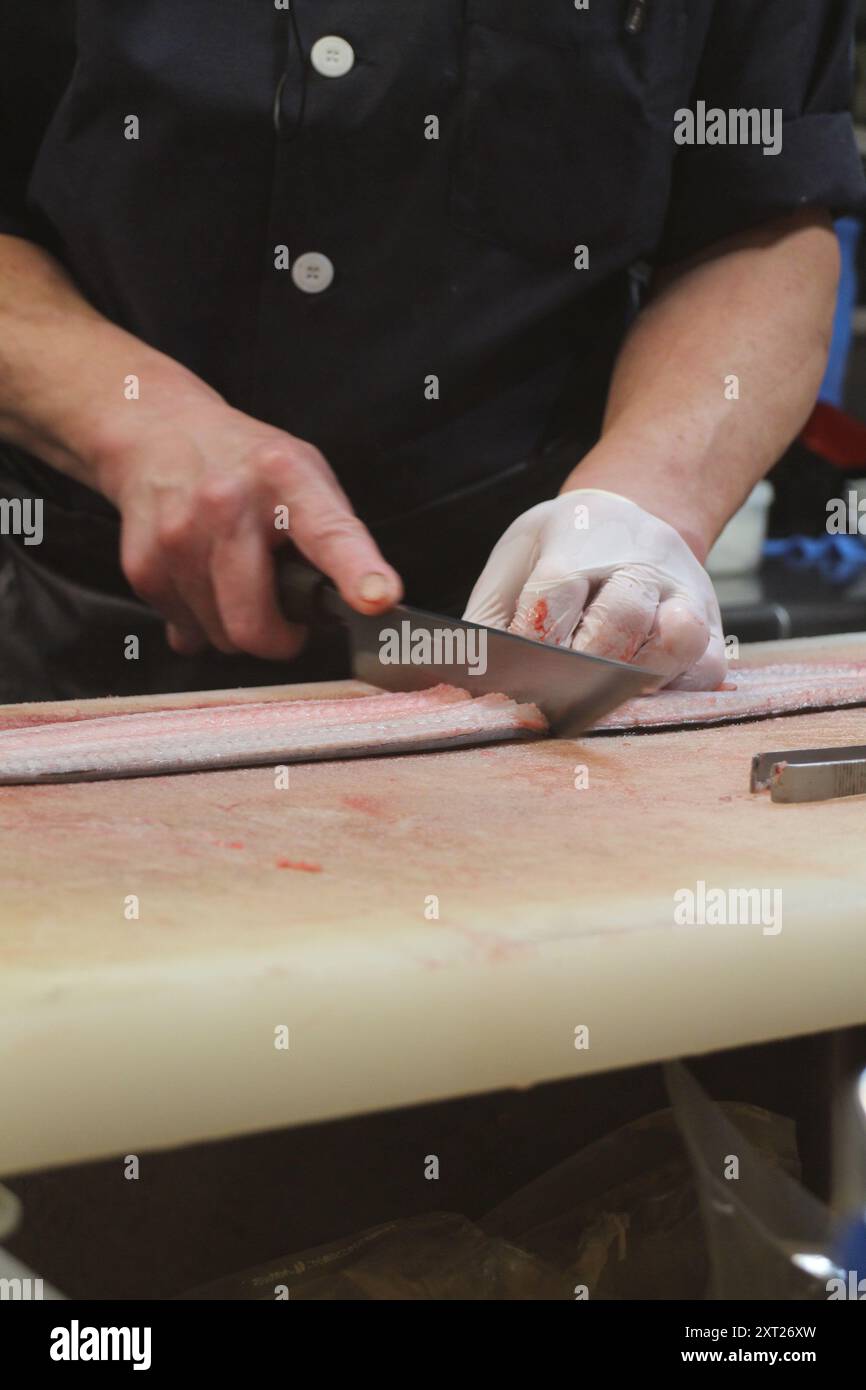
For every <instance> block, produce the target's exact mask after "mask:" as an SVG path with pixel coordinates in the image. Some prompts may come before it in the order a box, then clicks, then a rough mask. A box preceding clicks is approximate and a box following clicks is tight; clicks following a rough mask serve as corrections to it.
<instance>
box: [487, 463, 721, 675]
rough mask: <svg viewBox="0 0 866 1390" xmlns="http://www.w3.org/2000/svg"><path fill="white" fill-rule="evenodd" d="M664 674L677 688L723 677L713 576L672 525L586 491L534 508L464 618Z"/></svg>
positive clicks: (497, 549) (507, 538)
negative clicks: (711, 578) (711, 577)
mask: <svg viewBox="0 0 866 1390" xmlns="http://www.w3.org/2000/svg"><path fill="white" fill-rule="evenodd" d="M463 616H464V617H465V618H468V619H470V620H471V621H472V622H476V623H485V624H486V625H487V626H488V627H498V628H507V630H508V631H509V632H516V633H518V634H519V635H520V636H521V637H533V638H536V639H537V640H538V641H542V642H552V643H554V644H556V645H557V646H563V647H573V648H574V650H575V651H580V652H589V653H590V654H591V655H593V656H606V657H613V658H615V659H616V660H618V661H628V662H631V663H632V664H633V665H635V666H642V667H645V668H647V669H648V670H652V671H657V672H659V673H660V674H662V675H665V676H666V677H667V682H666V683H667V684H668V685H671V686H675V687H676V688H677V689H680V690H713V689H715V688H716V687H717V686H718V685H720V684H721V682H722V681H723V680H724V678H725V673H726V660H725V646H724V637H723V634H722V620H721V616H720V614H719V605H718V602H717V601H716V595H715V592H714V590H713V586H712V583H711V581H710V577H709V575H708V574H707V572H706V570H705V569H704V568H703V566H702V565H701V564H700V563H699V562H698V560H697V559H696V558H695V556H694V555H693V554H692V552H691V550H690V549H689V547H688V546H687V545H686V543H685V541H684V540H683V539H682V537H681V536H680V535H679V533H678V532H677V531H675V530H674V528H673V527H672V526H669V525H668V524H667V522H666V521H660V520H659V518H658V517H655V516H652V515H651V514H650V513H649V512H645V511H644V510H643V508H642V507H639V506H638V505H637V504H636V503H635V502H630V501H629V500H628V498H626V497H620V496H619V495H618V494H617V493H614V492H604V491H602V490H601V489H598V488H582V489H579V490H577V491H575V492H566V493H563V494H562V495H561V496H559V497H555V498H553V499H552V500H551V501H549V502H540V503H539V504H538V506H536V507H530V509H529V511H527V512H524V513H523V514H522V516H519V517H518V518H517V520H516V521H514V522H512V524H511V525H510V526H509V528H508V530H507V531H506V532H505V534H504V536H503V537H502V539H501V540H499V541H498V542H497V544H496V545H495V546H494V548H493V551H492V553H491V555H490V558H489V560H488V561H487V564H486V565H485V567H484V570H483V571H482V574H481V577H480V579H479V580H478V583H477V584H476V585H475V588H474V589H473V590H472V594H471V596H470V599H469V604H468V606H467V609H466V612H465V614H464V615H463Z"/></svg>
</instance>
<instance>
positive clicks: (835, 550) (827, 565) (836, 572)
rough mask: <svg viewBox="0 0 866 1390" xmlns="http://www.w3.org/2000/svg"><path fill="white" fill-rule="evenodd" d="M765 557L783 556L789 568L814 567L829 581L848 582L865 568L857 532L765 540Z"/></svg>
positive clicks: (865, 558) (865, 547)
mask: <svg viewBox="0 0 866 1390" xmlns="http://www.w3.org/2000/svg"><path fill="white" fill-rule="evenodd" d="M764 556H765V558H766V559H768V560H784V562H785V564H786V565H789V566H790V567H791V569H797V570H808V569H815V570H817V571H818V573H819V574H820V576H821V578H822V579H826V580H827V581H828V583H830V584H850V583H851V581H852V580H853V579H856V578H857V576H858V574H859V573H860V571H861V570H863V569H866V544H864V542H863V541H862V539H861V538H860V536H846V535H840V536H785V537H784V538H783V539H781V540H772V541H764Z"/></svg>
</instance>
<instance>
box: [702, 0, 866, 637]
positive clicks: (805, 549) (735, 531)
mask: <svg viewBox="0 0 866 1390" xmlns="http://www.w3.org/2000/svg"><path fill="white" fill-rule="evenodd" d="M854 61H855V74H856V75H855V84H854V98H853V107H854V119H855V123H856V129H857V139H858V144H859V146H860V152H861V156H862V157H864V158H866V0H861V4H860V16H859V19H858V24H857V37H856V46H855V55H854ZM836 231H837V234H838V237H839V243H840V249H841V254H842V267H843V269H842V282H841V286H840V292H839V301H838V304H837V310H836V322H835V328H834V334H833V344H832V348H831V352H830V361H829V364H828V367H827V372H826V375H825V378H824V382H823V385H822V388H821V392H820V399H819V403H818V406H817V408H816V410H815V413H814V415H813V416H812V418H811V420H810V421H809V423H808V425H807V426H806V428H805V430H804V431H803V434H802V435H801V437H800V439H799V440H797V442H796V443H795V444H794V445H792V447H791V448H790V449H789V451H788V453H787V454H786V455H785V457H784V458H783V459H782V460H780V462H779V463H778V464H777V466H776V467H775V468H774V469H773V471H772V473H771V474H770V475H769V479H768V482H767V483H761V484H759V486H758V488H757V489H756V490H755V492H754V494H753V495H752V498H751V499H750V501H749V503H748V505H747V506H746V507H745V508H743V510H742V511H741V512H740V513H739V514H738V515H737V517H735V518H734V520H733V521H732V523H731V524H730V526H729V527H728V529H727V531H726V532H725V534H724V535H723V536H722V538H721V539H720V541H719V543H718V545H717V546H716V548H715V549H714V551H713V554H712V556H711V558H710V571H711V573H712V575H713V579H714V582H715V585H716V590H717V592H718V595H719V601H720V604H721V607H722V616H723V620H724V630H725V632H726V633H727V634H730V635H733V636H736V637H737V638H738V639H739V640H740V641H760V640H768V639H773V638H784V637H806V636H813V635H818V634H822V633H830V632H856V631H862V630H863V629H864V628H866V236H864V230H863V223H862V220H860V219H856V218H844V219H842V220H840V221H839V222H838V223H837V224H836ZM833 503H836V504H837V505H836V508H835V509H834V510H835V511H836V512H841V511H842V510H844V517H845V521H844V529H843V530H842V531H841V532H840V531H838V530H837V529H835V528H834V529H831V530H830V531H828V516H829V515H830V513H829V512H828V507H829V506H830V505H831V504H833ZM858 523H859V525H858Z"/></svg>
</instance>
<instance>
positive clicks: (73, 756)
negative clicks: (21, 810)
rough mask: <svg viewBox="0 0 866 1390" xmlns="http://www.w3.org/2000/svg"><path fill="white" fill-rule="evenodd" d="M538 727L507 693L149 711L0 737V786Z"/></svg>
mask: <svg viewBox="0 0 866 1390" xmlns="http://www.w3.org/2000/svg"><path fill="white" fill-rule="evenodd" d="M546 728H547V722H546V720H545V718H544V716H543V715H542V714H541V713H540V711H539V710H538V709H536V707H535V705H519V704H517V703H516V702H515V701H514V700H511V699H509V698H508V696H507V695H482V696H480V697H479V698H478V699H473V698H472V696H471V695H469V694H468V692H467V691H465V690H458V689H456V688H455V687H454V686H450V685H437V686H434V687H433V688H432V689H430V690H421V691H415V692H413V693H411V694H393V693H392V694H385V695H366V696H360V697H359V698H358V699H351V700H342V699H337V700H286V701H282V702H280V701H273V702H268V703H264V704H249V705H216V706H210V707H209V708H196V709H171V710H154V711H149V712H147V713H145V714H116V715H110V716H108V717H107V718H98V719H81V720H76V721H74V722H71V723H62V724H57V723H54V724H39V725H35V726H33V725H31V726H29V727H27V728H22V729H5V730H2V731H0V783H13V782H52V781H88V780H89V781H93V780H98V779H100V778H104V777H146V776H155V775H159V774H165V773H172V772H195V771H202V770H205V769H210V768H226V767H250V766H253V765H255V764H259V763H282V762H303V761H307V760H308V759H315V758H332V757H340V758H344V757H358V756H361V755H363V754H378V753H404V752H412V751H417V750H419V749H423V748H428V747H435V748H450V747H453V746H454V745H457V744H467V743H484V742H488V741H490V740H492V739H503V738H527V737H532V736H533V735H537V734H542V733H544V732H545V730H546Z"/></svg>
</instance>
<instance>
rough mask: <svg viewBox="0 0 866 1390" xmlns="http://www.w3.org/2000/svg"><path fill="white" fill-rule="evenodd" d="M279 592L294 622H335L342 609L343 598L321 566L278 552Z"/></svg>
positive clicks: (282, 606) (284, 607) (282, 603)
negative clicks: (318, 568) (321, 569)
mask: <svg viewBox="0 0 866 1390" xmlns="http://www.w3.org/2000/svg"><path fill="white" fill-rule="evenodd" d="M276 565H277V593H278V595H279V599H280V607H281V608H282V610H283V613H284V614H285V616H286V617H287V618H288V620H289V622H290V623H303V624H304V626H308V625H309V624H310V623H324V622H332V621H333V620H334V619H335V618H338V617H339V616H340V613H341V607H342V600H341V599H340V596H339V594H338V593H337V592H336V590H335V589H333V588H332V587H331V585H330V583H329V582H328V580H327V579H326V578H325V576H324V575H323V574H321V573H320V571H319V570H315V569H313V568H312V567H311V566H310V565H301V564H298V562H297V561H296V560H290V559H288V557H287V556H285V555H277V557H276Z"/></svg>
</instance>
